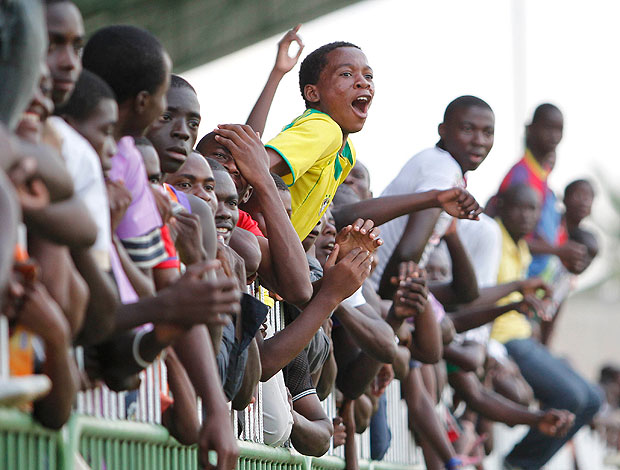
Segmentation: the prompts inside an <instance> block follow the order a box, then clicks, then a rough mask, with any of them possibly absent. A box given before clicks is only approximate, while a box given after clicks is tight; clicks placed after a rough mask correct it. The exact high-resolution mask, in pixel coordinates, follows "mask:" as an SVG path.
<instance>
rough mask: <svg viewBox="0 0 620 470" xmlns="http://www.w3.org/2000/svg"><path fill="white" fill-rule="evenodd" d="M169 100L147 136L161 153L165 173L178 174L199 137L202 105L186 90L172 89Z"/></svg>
mask: <svg viewBox="0 0 620 470" xmlns="http://www.w3.org/2000/svg"><path fill="white" fill-rule="evenodd" d="M167 101H168V105H167V107H166V110H165V111H164V112H163V113H161V115H160V116H159V118H158V119H157V120H155V121H154V122H153V124H151V126H150V127H149V130H148V132H147V137H148V139H149V140H150V141H151V142H152V143H153V146H154V147H155V149H156V150H157V153H158V154H159V158H160V160H161V169H162V171H163V172H164V173H174V172H176V171H177V170H178V169H179V168H180V167H181V165H183V163H185V160H186V159H187V157H188V155H189V154H190V153H191V151H192V148H193V146H194V144H195V143H196V139H197V138H198V126H199V125H200V104H198V97H197V96H196V93H194V91H193V90H191V89H190V88H186V87H174V88H170V90H169V91H168V95H167Z"/></svg>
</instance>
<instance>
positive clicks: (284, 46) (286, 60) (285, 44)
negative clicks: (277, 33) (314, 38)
mask: <svg viewBox="0 0 620 470" xmlns="http://www.w3.org/2000/svg"><path fill="white" fill-rule="evenodd" d="M299 28H301V23H300V24H298V25H297V26H295V27H294V28H293V29H290V30H289V31H287V32H286V34H285V35H284V37H283V38H282V39H280V41H279V42H278V55H276V63H275V65H274V66H273V69H274V70H275V71H277V72H280V73H281V74H282V75H284V74H286V73H288V72H290V71H291V70H292V69H293V67H295V65H297V61H298V60H299V57H300V56H301V52H302V51H303V50H304V43H303V42H302V40H301V38H300V37H299V36H298V35H297V32H298V31H299ZM293 42H296V43H297V44H298V45H299V50H298V51H297V54H295V55H294V56H293V57H291V56H289V55H288V51H289V48H290V47H291V44H293Z"/></svg>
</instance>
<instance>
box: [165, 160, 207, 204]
mask: <svg viewBox="0 0 620 470" xmlns="http://www.w3.org/2000/svg"><path fill="white" fill-rule="evenodd" d="M166 183H168V184H170V185H172V186H174V187H175V189H178V190H179V191H182V192H184V193H188V194H193V195H194V196H196V197H199V198H200V199H202V200H203V201H205V202H206V203H207V204H208V205H209V207H210V208H211V211H212V212H213V213H214V214H215V213H216V212H217V198H216V196H215V177H214V176H213V171H211V168H210V167H209V165H208V163H207V161H206V160H205V159H204V157H203V156H202V155H200V154H199V153H198V152H195V151H192V153H190V155H189V157H188V158H187V161H186V162H185V164H184V165H183V166H182V167H181V168H180V169H179V171H177V172H176V173H172V174H171V175H167V176H166Z"/></svg>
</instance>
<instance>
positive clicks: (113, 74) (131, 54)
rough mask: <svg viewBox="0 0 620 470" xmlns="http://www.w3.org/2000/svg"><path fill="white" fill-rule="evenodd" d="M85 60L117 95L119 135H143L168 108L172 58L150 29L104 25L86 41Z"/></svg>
mask: <svg viewBox="0 0 620 470" xmlns="http://www.w3.org/2000/svg"><path fill="white" fill-rule="evenodd" d="M82 62H83V64H84V68H86V69H88V70H90V71H91V72H93V73H95V74H97V75H99V76H100V77H101V78H103V80H104V81H105V82H107V84H108V85H110V87H111V88H112V90H113V91H114V94H115V95H116V101H117V103H118V106H119V129H118V130H117V137H122V136H124V135H131V136H134V137H138V136H140V135H143V134H144V132H145V130H146V129H147V128H148V126H150V125H151V123H152V122H153V121H154V120H155V119H157V118H158V117H159V116H160V115H161V114H162V113H163V112H164V110H165V109H166V93H167V91H168V86H169V84H170V68H171V62H170V57H169V56H168V54H167V53H166V51H165V50H164V48H163V47H162V45H161V43H160V42H159V40H158V39H157V38H156V37H155V36H153V35H152V34H151V33H149V32H148V31H146V30H144V29H141V28H138V27H136V26H128V25H115V26H107V27H105V28H101V29H100V30H98V31H97V32H96V33H95V34H93V36H92V37H91V38H90V40H89V41H88V43H87V44H86V47H85V48H84V57H83V58H82Z"/></svg>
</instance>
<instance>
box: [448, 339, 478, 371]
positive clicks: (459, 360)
mask: <svg viewBox="0 0 620 470" xmlns="http://www.w3.org/2000/svg"><path fill="white" fill-rule="evenodd" d="M480 349H481V348H480ZM480 349H477V348H473V347H464V346H462V345H459V344H455V343H452V344H449V345H447V346H446V347H444V350H443V358H444V359H445V360H446V361H448V362H450V363H451V364H454V365H455V366H457V367H459V368H461V369H463V370H465V371H468V372H475V371H476V370H477V369H478V368H479V367H481V366H482V365H484V359H485V353H484V350H480Z"/></svg>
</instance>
